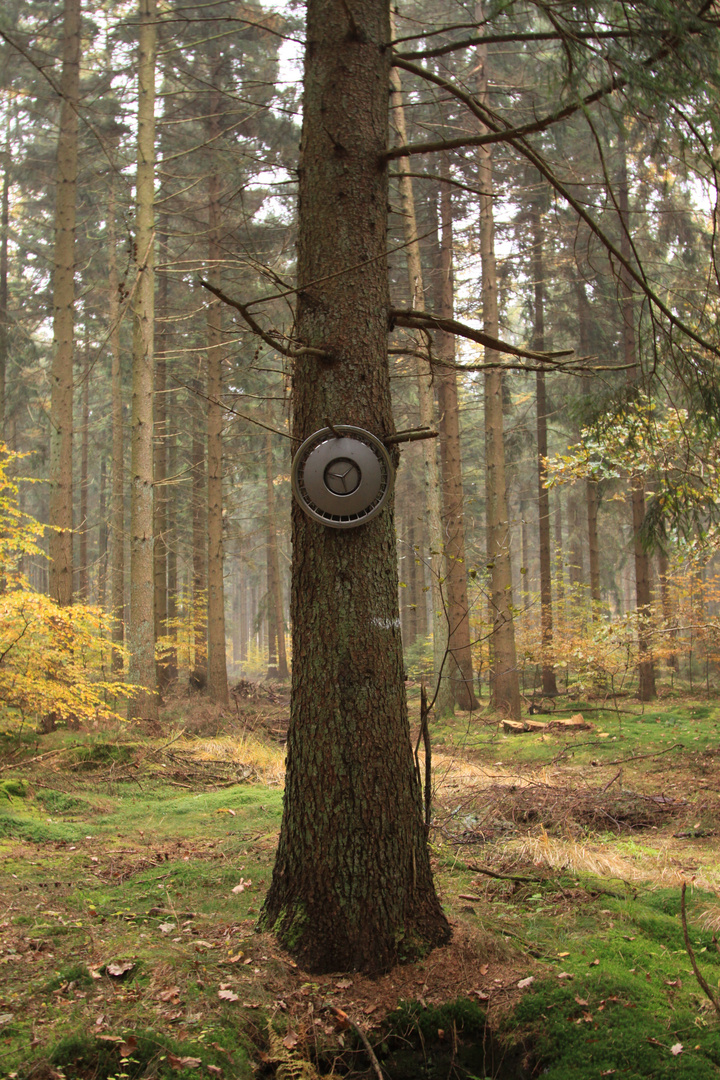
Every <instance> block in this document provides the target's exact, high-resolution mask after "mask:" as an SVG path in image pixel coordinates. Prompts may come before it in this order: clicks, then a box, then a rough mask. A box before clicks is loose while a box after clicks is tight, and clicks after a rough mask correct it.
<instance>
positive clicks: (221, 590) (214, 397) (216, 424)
mask: <svg viewBox="0 0 720 1080" xmlns="http://www.w3.org/2000/svg"><path fill="white" fill-rule="evenodd" d="M208 127H209V137H210V140H211V145H213V144H214V143H215V142H216V141H217V138H218V136H219V134H220V94H219V93H217V92H215V91H213V92H212V93H211V95H210V121H209V124H208ZM208 226H209V228H208V280H209V281H210V282H211V283H212V284H213V285H215V286H216V287H218V288H219V286H220V260H221V256H222V250H221V243H220V242H221V235H222V233H221V218H220V179H219V175H218V172H217V164H216V163H215V162H213V165H212V168H211V172H210V176H209V177H208ZM223 355H224V345H223V332H222V304H221V303H220V301H219V300H216V299H214V298H213V300H212V301H211V302H210V303H209V304H208V306H207V396H208V410H207V458H208V481H207V495H208V504H207V505H208V512H207V539H208V556H207V575H208V576H207V605H208V606H207V635H208V644H207V650H208V660H207V672H208V677H207V685H208V693H209V695H210V697H211V698H212V700H213V701H216V702H217V703H218V704H220V705H226V704H227V702H228V680H227V658H226V648H225V587H224V581H223V563H224V559H223V492H222V483H223V466H222V425H223V408H222V366H223Z"/></svg>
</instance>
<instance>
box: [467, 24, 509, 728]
mask: <svg viewBox="0 0 720 1080" xmlns="http://www.w3.org/2000/svg"><path fill="white" fill-rule="evenodd" d="M475 14H476V18H477V19H478V20H479V23H480V24H481V23H482V21H483V19H484V13H483V5H482V3H477V4H476V5H475ZM476 61H477V63H476V93H477V97H478V100H480V101H482V102H485V103H488V63H487V46H484V45H483V46H480V47H479V48H478V50H477V53H476ZM477 162H478V184H479V187H480V190H481V192H482V194H481V196H480V252H481V258H482V306H483V328H484V330H485V333H486V334H489V335H491V336H492V337H494V338H497V337H499V325H498V298H497V274H496V270H495V221H494V217H493V168H492V148H491V147H490V146H486V147H480V150H479V153H478V157H477ZM499 359H500V357H499V355H498V354H497V353H495V352H492V351H491V350H489V349H486V350H485V360H486V361H488V362H498V361H499ZM485 477H486V479H485V502H486V507H487V509H486V517H487V522H486V528H487V561H488V565H489V566H490V568H491V570H490V574H491V583H490V610H491V617H492V637H491V639H490V651H491V657H492V665H491V669H492V675H491V679H492V684H491V697H490V700H491V703H492V705H493V707H494V708H495V709H499V710H501V711H502V712H504V713H506V714H507V715H508V716H509V717H511V718H513V719H516V720H517V719H519V718H520V684H519V680H518V669H517V657H516V652H515V626H514V623H513V614H512V611H513V603H512V569H511V565H510V521H509V518H508V510H507V486H506V482H505V441H504V424H503V377H502V372H500V371H499V370H498V369H496V370H494V371H490V372H488V373H487V374H486V376H485Z"/></svg>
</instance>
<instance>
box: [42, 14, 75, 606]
mask: <svg viewBox="0 0 720 1080" xmlns="http://www.w3.org/2000/svg"><path fill="white" fill-rule="evenodd" d="M80 33H81V10H80V0H65V12H64V21H63V63H62V75H61V80H60V93H61V96H62V104H61V107H60V134H59V137H58V145H57V187H56V192H55V254H54V265H53V359H52V368H51V373H50V525H51V530H50V534H49V551H50V595H51V596H52V598H53V599H54V600H57V602H58V603H59V604H70V603H72V591H73V491H72V464H73V462H72V447H73V348H74V343H73V335H74V315H75V203H76V193H77V171H78V166H77V163H78V101H79V91H80Z"/></svg>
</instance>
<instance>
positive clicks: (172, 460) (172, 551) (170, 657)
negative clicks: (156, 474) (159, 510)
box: [165, 431, 179, 686]
mask: <svg viewBox="0 0 720 1080" xmlns="http://www.w3.org/2000/svg"><path fill="white" fill-rule="evenodd" d="M177 458H178V450H177V436H176V435H175V433H174V431H173V432H171V433H170V434H169V435H168V472H169V474H170V476H176V475H177ZM165 528H166V535H167V544H166V547H167V633H168V638H169V642H168V649H167V655H166V657H165V678H166V685H167V686H172V685H173V683H176V682H177V679H178V652H177V639H178V628H177V621H176V620H177V617H178V587H179V583H178V554H177V544H178V527H177V498H174V497H173V498H169V499H168V502H167V520H166V526H165Z"/></svg>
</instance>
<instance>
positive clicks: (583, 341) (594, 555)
mask: <svg viewBox="0 0 720 1080" xmlns="http://www.w3.org/2000/svg"><path fill="white" fill-rule="evenodd" d="M577 273H578V277H577V279H576V281H575V297H576V301H577V314H578V330H579V338H580V355H581V356H589V355H590V353H591V352H592V348H591V343H590V342H591V339H590V318H591V315H590V304H589V302H588V298H587V293H586V292H585V284H584V282H583V281H582V280H581V279H580V268H579V267H578V270H577ZM581 385H582V392H583V395H584V396H585V397H589V396H590V393H591V386H590V379H589V378H587V377H583V380H582V384H581ZM585 502H586V505H587V523H588V570H589V574H590V599H591V600H592V617H593V619H594V620H595V619H599V618H600V604H601V600H602V597H601V593H600V542H599V540H598V509H599V506H600V493H599V489H598V485H597V483H596V481H594V480H586V481H585Z"/></svg>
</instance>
